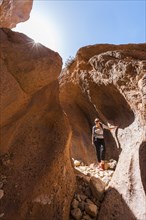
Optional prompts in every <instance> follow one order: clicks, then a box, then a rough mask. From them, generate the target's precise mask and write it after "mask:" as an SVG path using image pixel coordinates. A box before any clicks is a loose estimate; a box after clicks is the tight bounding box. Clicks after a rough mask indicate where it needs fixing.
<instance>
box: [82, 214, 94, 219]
mask: <svg viewBox="0 0 146 220" xmlns="http://www.w3.org/2000/svg"><path fill="white" fill-rule="evenodd" d="M92 219H93V218H91V217H90V216H89V215H87V214H86V215H84V216H83V220H92Z"/></svg>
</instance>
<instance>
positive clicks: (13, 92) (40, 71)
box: [0, 29, 75, 220]
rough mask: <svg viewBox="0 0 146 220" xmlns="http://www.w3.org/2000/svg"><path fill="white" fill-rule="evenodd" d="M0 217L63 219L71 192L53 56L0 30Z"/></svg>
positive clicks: (22, 37) (17, 35)
mask: <svg viewBox="0 0 146 220" xmlns="http://www.w3.org/2000/svg"><path fill="white" fill-rule="evenodd" d="M0 36H1V38H0V39H1V42H0V52H1V58H0V67H1V71H0V74H1V87H0V94H1V103H0V111H1V121H0V123H1V124H0V132H1V147H0V162H1V174H0V183H1V186H2V191H1V193H2V194H1V196H2V198H1V199H0V202H1V206H0V214H2V215H3V218H4V219H7V220H10V219H11V220H13V219H14V220H17V219H18V220H20V219H44V220H45V219H46V220H47V219H48V217H49V219H67V218H68V215H69V209H70V207H69V205H70V201H71V198H72V195H73V192H74V186H75V182H74V175H73V170H72V166H71V162H70V154H69V146H70V138H71V129H70V127H69V123H68V119H67V117H66V115H65V114H64V113H63V111H62V109H61V106H60V102H59V85H58V75H59V73H60V71H61V67H62V59H61V57H60V56H59V54H58V53H55V52H54V51H52V50H50V49H48V48H46V47H44V46H42V45H41V44H34V41H33V40H32V39H30V38H28V37H27V36H25V35H24V34H20V33H16V32H13V31H11V30H9V29H1V30H0Z"/></svg>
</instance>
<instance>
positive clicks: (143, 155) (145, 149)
mask: <svg viewBox="0 0 146 220" xmlns="http://www.w3.org/2000/svg"><path fill="white" fill-rule="evenodd" d="M139 166H140V174H141V181H142V185H143V188H144V191H145V193H146V141H145V142H143V143H142V144H141V146H140V148H139Z"/></svg>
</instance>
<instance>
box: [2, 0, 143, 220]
mask: <svg viewBox="0 0 146 220" xmlns="http://www.w3.org/2000/svg"><path fill="white" fill-rule="evenodd" d="M7 3H9V4H7ZM32 3H33V1H31V0H30V1H29V2H28V1H27V2H17V3H16V2H15V1H14V2H13V1H10V0H9V1H2V2H0V9H1V12H2V13H1V15H0V21H1V25H0V55H1V56H0V69H1V70H0V84H1V85H0V95H1V101H0V112H1V115H0V135H1V143H0V219H2V220H144V219H146V206H145V201H146V172H145V167H146V44H145V43H139V44H123V45H114V44H96V45H92V46H90V45H89V46H84V47H81V48H80V49H78V51H77V52H76V56H75V58H73V59H72V60H71V62H70V63H69V64H68V65H66V66H65V67H63V63H62V57H61V56H60V55H59V53H57V52H54V51H53V50H51V49H49V48H47V47H45V46H43V45H42V44H35V43H34V40H33V39H31V38H29V37H27V36H26V35H25V34H22V33H19V32H16V31H13V30H11V29H12V28H13V27H15V26H16V24H17V23H19V22H22V21H25V20H27V19H28V18H29V15H30V11H31V10H33V9H32V8H33V7H32ZM14 5H15V7H14ZM6 6H7V7H6ZM10 6H11V7H10ZM12 6H13V7H12ZM11 10H12V11H11ZM13 10H14V11H13ZM10 12H11V13H10ZM95 118H98V119H99V120H100V121H101V122H102V123H103V124H104V125H106V126H109V127H110V126H111V127H112V126H113V127H114V129H112V130H107V129H103V132H104V133H103V135H104V140H105V147H106V154H105V160H104V169H101V167H99V166H98V165H99V164H98V160H97V155H96V149H95V146H94V145H93V144H92V128H93V126H94V125H95V123H94V120H95Z"/></svg>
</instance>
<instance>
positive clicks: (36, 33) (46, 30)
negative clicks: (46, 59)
mask: <svg viewBox="0 0 146 220" xmlns="http://www.w3.org/2000/svg"><path fill="white" fill-rule="evenodd" d="M14 31H19V32H22V33H24V34H26V35H27V36H28V37H30V38H32V39H33V40H34V43H35V44H39V43H41V44H42V45H44V46H46V47H48V48H50V49H52V50H54V51H58V49H59V47H60V45H61V42H60V37H61V32H60V30H59V28H58V27H57V25H56V24H55V22H52V21H51V20H46V19H45V18H44V17H41V16H40V15H37V14H35V13H32V14H31V17H30V19H29V20H28V21H27V22H25V23H23V24H22V23H21V24H18V25H17V27H16V28H15V29H14Z"/></svg>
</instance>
